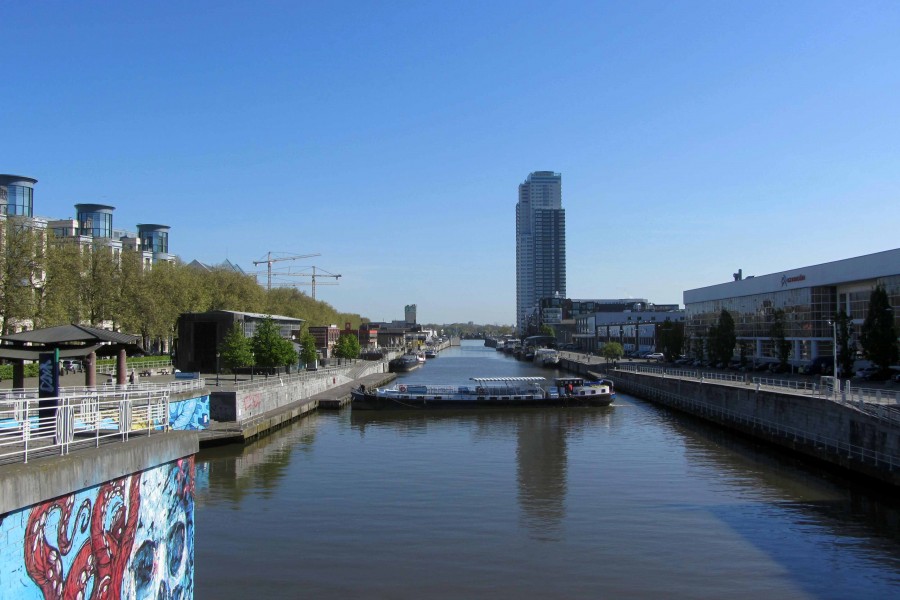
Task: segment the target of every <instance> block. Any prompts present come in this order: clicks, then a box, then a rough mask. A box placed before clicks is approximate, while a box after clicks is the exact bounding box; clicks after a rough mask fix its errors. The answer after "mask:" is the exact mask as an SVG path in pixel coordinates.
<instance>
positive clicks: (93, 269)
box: [81, 241, 118, 327]
mask: <svg viewBox="0 0 900 600" xmlns="http://www.w3.org/2000/svg"><path fill="white" fill-rule="evenodd" d="M85 263H86V264H85V267H86V268H85V273H84V274H83V276H82V278H81V302H82V306H83V307H84V312H83V313H82V314H83V315H84V317H85V318H87V321H88V323H90V324H91V325H92V326H94V327H99V326H101V325H102V323H103V321H105V320H107V319H109V318H111V317H112V306H113V296H112V294H110V290H114V289H117V284H118V276H117V272H118V264H117V263H116V259H115V257H114V256H113V252H112V248H110V247H109V246H105V245H103V243H102V242H100V241H95V243H94V244H93V246H91V248H90V249H89V250H88V252H87V256H86V257H85Z"/></svg>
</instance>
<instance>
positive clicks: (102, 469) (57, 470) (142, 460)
mask: <svg viewBox="0 0 900 600" xmlns="http://www.w3.org/2000/svg"><path fill="white" fill-rule="evenodd" d="M198 450H199V443H198V440H197V434H196V433H195V432H188V431H183V432H182V431H169V432H166V433H158V434H157V433H154V434H151V435H141V436H140V437H138V436H133V437H131V438H130V439H129V440H128V441H127V442H116V443H109V444H102V445H101V446H100V447H99V448H90V449H86V450H79V451H78V452H72V453H71V454H67V455H65V456H58V457H50V458H41V459H37V460H33V461H30V462H28V463H21V464H12V465H4V466H3V467H0V515H3V514H5V513H8V512H11V511H14V510H17V509H20V508H23V507H26V506H31V505H33V504H38V503H40V502H44V501H46V500H50V499H52V498H57V497H60V496H65V495H68V494H71V493H73V492H75V491H78V490H83V489H87V488H91V487H96V486H99V485H101V484H103V483H105V482H107V481H111V480H114V479H118V478H121V477H125V476H127V475H130V474H132V473H137V472H140V471H144V470H147V469H151V468H154V467H157V466H159V465H161V464H166V463H170V462H172V461H175V460H178V459H181V458H184V457H186V456H191V455H193V454H195V453H196V452H197V451H198Z"/></svg>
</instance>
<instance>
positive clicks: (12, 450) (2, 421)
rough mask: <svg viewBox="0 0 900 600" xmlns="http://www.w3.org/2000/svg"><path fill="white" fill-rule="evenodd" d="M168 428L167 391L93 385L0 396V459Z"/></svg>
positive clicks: (23, 458) (63, 450)
mask: <svg viewBox="0 0 900 600" xmlns="http://www.w3.org/2000/svg"><path fill="white" fill-rule="evenodd" d="M168 429H169V391H168V389H158V390H144V391H141V390H134V391H128V392H124V393H123V392H121V391H115V392H103V391H99V390H98V391H92V392H89V393H86V394H73V395H69V396H61V397H58V398H20V399H3V400H0V462H18V461H22V462H28V460H29V458H33V457H36V456H49V455H57V454H58V455H64V454H68V453H69V452H70V451H72V450H73V449H75V448H83V447H87V446H95V447H96V446H99V445H100V443H101V441H103V440H106V439H110V438H118V439H121V440H122V441H128V439H129V438H130V437H131V436H134V435H136V434H140V433H145V434H146V435H150V434H151V432H153V431H168Z"/></svg>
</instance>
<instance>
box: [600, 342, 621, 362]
mask: <svg viewBox="0 0 900 600" xmlns="http://www.w3.org/2000/svg"><path fill="white" fill-rule="evenodd" d="M600 356H602V357H603V358H605V359H606V362H609V361H611V360H612V361H617V360H619V359H620V358H622V357H623V356H625V348H623V347H622V344H620V343H619V342H606V343H605V344H603V348H601V349H600Z"/></svg>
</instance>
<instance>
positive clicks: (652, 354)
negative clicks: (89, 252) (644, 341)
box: [647, 352, 666, 360]
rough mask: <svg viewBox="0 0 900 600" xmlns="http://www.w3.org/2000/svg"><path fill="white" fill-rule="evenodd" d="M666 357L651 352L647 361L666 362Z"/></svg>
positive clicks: (659, 353)
mask: <svg viewBox="0 0 900 600" xmlns="http://www.w3.org/2000/svg"><path fill="white" fill-rule="evenodd" d="M665 359H666V355H665V354H663V353H662V352H651V353H650V354H648V355H647V360H665Z"/></svg>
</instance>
